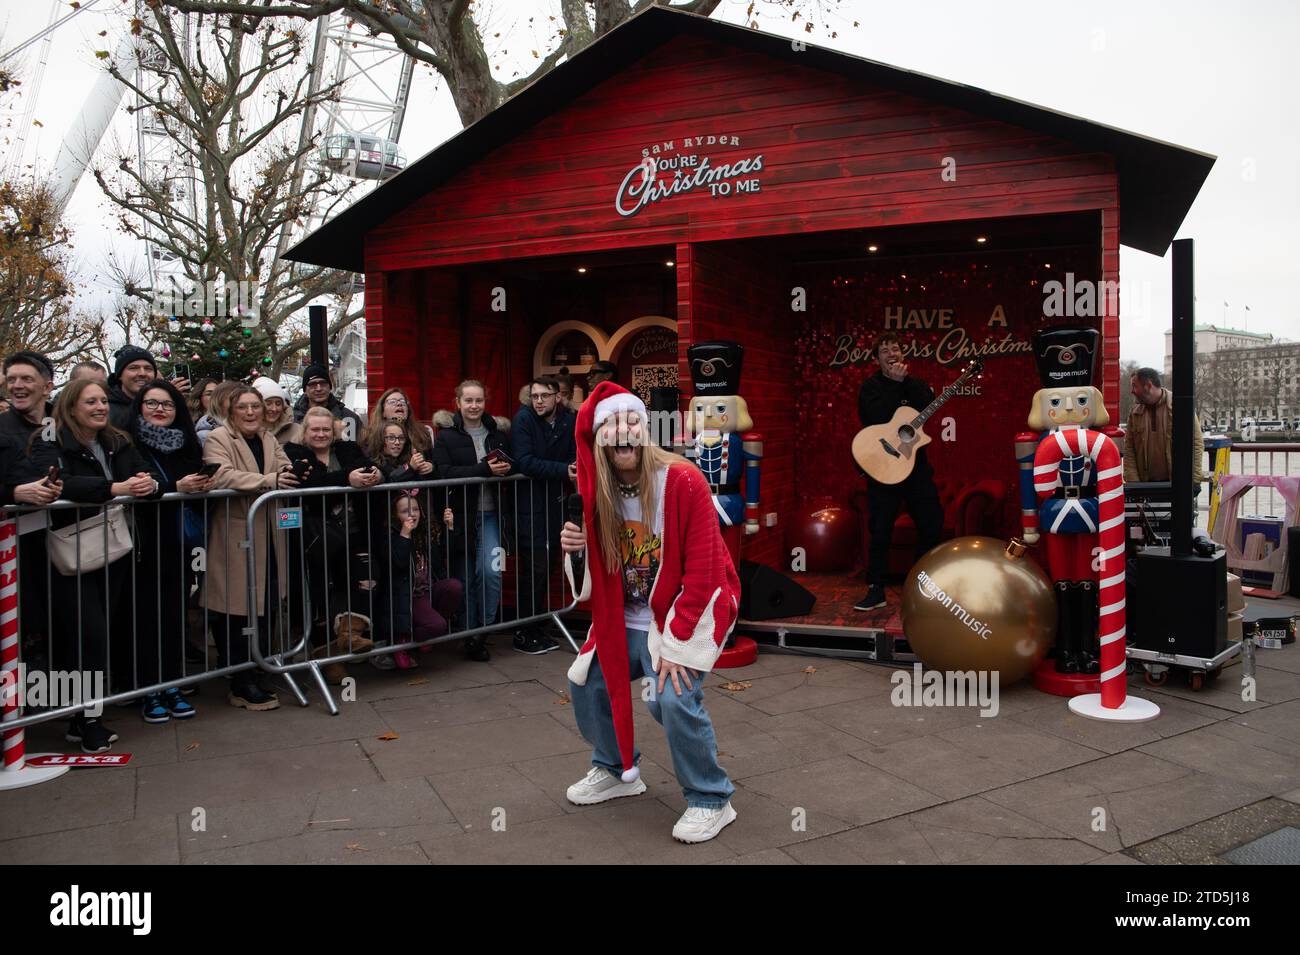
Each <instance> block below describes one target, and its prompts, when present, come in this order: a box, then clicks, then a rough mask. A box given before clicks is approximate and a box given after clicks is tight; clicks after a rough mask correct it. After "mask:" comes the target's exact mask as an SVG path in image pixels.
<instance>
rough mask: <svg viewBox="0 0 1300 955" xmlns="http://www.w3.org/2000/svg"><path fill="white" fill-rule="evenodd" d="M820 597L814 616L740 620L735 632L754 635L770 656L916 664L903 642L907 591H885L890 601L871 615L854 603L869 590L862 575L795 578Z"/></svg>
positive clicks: (825, 575) (857, 572) (898, 589)
mask: <svg viewBox="0 0 1300 955" xmlns="http://www.w3.org/2000/svg"><path fill="white" fill-rule="evenodd" d="M794 579H795V580H796V582H797V583H799V584H800V585H801V586H803V587H806V588H807V589H808V590H810V591H812V593H813V595H814V596H815V597H816V598H817V603H816V604H815V605H814V607H813V612H812V613H810V614H804V615H802V616H798V617H782V618H780V619H777V620H747V619H745V618H744V617H742V618H741V619H740V620H739V621H737V622H736V632H737V633H740V634H744V635H746V636H749V637H753V638H754V639H755V640H756V641H758V644H759V646H760V647H761V648H762V650H764V651H766V652H777V653H781V652H787V653H803V654H812V655H818V656H832V657H843V658H845V659H855V660H873V661H875V662H877V663H909V664H910V663H912V662H913V661H915V660H916V657H915V655H913V654H912V652H911V649H910V648H909V647H908V646H907V641H906V640H904V639H903V624H902V618H901V616H900V613H899V603H900V601H901V599H902V588H901V587H895V586H890V587H886V588H885V593H886V597H887V599H888V603H887V604H886V605H885V606H883V607H881V608H879V609H878V610H872V611H869V612H867V613H860V612H858V611H856V610H854V609H853V604H854V603H855V602H857V600H858V599H859V598H860V597H861V596H862V595H863V594H864V593H866V591H867V585H866V584H865V583H864V582H863V579H862V572H861V571H856V572H854V573H837V574H798V575H796V576H795V578H794Z"/></svg>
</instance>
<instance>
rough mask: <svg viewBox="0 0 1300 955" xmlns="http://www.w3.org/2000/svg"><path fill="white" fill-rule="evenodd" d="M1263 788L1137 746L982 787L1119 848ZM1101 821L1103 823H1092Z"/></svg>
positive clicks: (1252, 797)
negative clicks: (991, 787) (997, 786)
mask: <svg viewBox="0 0 1300 955" xmlns="http://www.w3.org/2000/svg"><path fill="white" fill-rule="evenodd" d="M1264 795H1265V794H1264V793H1263V792H1262V791H1261V790H1259V789H1257V788H1254V787H1252V786H1248V785H1245V784H1244V783H1242V782H1239V781H1237V780H1234V779H1230V778H1227V777H1225V776H1219V775H1212V774H1209V773H1201V772H1195V771H1193V770H1191V769H1189V768H1187V767H1186V766H1182V765H1179V764H1178V763H1174V762H1170V761H1168V760H1165V759H1158V758H1156V757H1154V756H1152V755H1149V754H1147V753H1145V752H1139V751H1136V750H1135V751H1130V752H1125V753H1119V754H1117V755H1115V756H1107V757H1105V758H1104V759H1099V760H1095V761H1093V762H1090V763H1085V764H1083V765H1080V766H1074V767H1071V768H1069V769H1063V770H1060V771H1059V772H1055V773H1052V774H1050V775H1047V776H1040V777H1038V778H1037V779H1031V780H1027V781H1025V782H1020V783H1015V784H1013V785H1010V786H1006V787H1003V788H1001V789H997V790H994V791H992V792H987V793H984V798H985V799H987V800H988V801H990V802H993V803H996V804H998V805H1000V806H1005V807H1007V808H1008V809H1011V810H1014V811H1015V812H1017V813H1019V814H1021V815H1022V816H1026V817H1028V818H1032V819H1035V820H1037V821H1039V822H1040V823H1042V824H1044V825H1048V826H1051V827H1052V828H1053V829H1056V830H1057V831H1058V832H1061V833H1063V834H1065V835H1068V836H1070V837H1072V838H1075V839H1078V840H1080V841H1082V842H1086V843H1088V844H1089V845H1092V846H1095V847H1097V848H1099V849H1103V850H1105V851H1106V852H1117V851H1119V850H1121V849H1125V848H1128V847H1130V846H1134V845H1137V844H1139V843H1142V842H1146V841H1147V840H1150V839H1152V838H1154V837H1156V836H1159V835H1163V834H1165V833H1168V832H1172V831H1174V830H1177V829H1181V828H1183V827H1185V826H1188V825H1192V824H1194V823H1197V822H1200V821H1202V820H1204V819H1206V818H1209V817H1211V816H1216V815H1219V814H1220V813H1223V812H1227V811H1229V810H1231V809H1236V808H1238V807H1239V806H1244V805H1247V804H1249V803H1253V802H1256V801H1258V800H1260V799H1261V798H1263V797H1264ZM1098 809H1100V810H1102V811H1103V812H1104V816H1103V815H1102V814H1100V813H1098V812H1097V810H1098ZM1101 824H1104V825H1105V828H1104V829H1102V830H1100V831H1099V830H1097V829H1095V828H1094V827H1095V826H1098V825H1101Z"/></svg>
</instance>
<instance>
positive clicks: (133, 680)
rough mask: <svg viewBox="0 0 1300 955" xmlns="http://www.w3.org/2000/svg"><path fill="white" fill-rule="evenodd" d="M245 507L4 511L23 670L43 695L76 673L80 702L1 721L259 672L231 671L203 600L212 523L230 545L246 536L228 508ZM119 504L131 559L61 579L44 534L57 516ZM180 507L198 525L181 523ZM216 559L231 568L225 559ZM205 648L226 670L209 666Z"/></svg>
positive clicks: (217, 494) (166, 504) (167, 502)
mask: <svg viewBox="0 0 1300 955" xmlns="http://www.w3.org/2000/svg"><path fill="white" fill-rule="evenodd" d="M244 497H246V495H244V494H241V493H240V492H238V491H224V490H223V491H211V492H209V493H207V494H197V495H196V494H177V493H173V494H165V495H163V496H162V497H161V498H157V499H151V500H141V499H139V498H130V497H126V498H114V499H112V500H110V501H108V502H106V503H105V504H102V505H88V504H79V503H76V502H72V501H56V502H54V503H53V504H50V505H48V506H46V507H33V506H11V507H5V508H3V509H0V516H3V517H4V518H8V519H11V520H13V521H15V522H16V524H17V536H16V554H15V555H14V557H15V558H16V565H17V568H18V575H17V576H18V581H17V591H18V602H17V624H18V631H19V632H18V640H19V643H20V644H25V645H26V648H27V652H26V653H25V654H24V659H23V667H24V671H25V673H31V672H33V671H36V672H40V673H42V674H44V677H45V679H44V681H43V682H44V685H45V688H46V689H47V690H54V689H56V688H61V689H62V690H63V693H60V694H59V695H60V696H63V695H66V694H67V691H68V690H69V689H70V688H71V682H70V678H69V674H71V673H76V674H79V675H81V676H80V677H79V679H80V681H81V682H80V683H79V684H78V685H77V687H76V689H77V691H78V693H79V694H80V695H79V698H78V700H77V701H76V702H73V703H68V702H64V703H60V704H56V705H53V706H42V707H40V708H39V709H37V710H36V711H35V712H31V711H30V710H31V707H30V706H29V707H27V709H28V710H29V712H28V713H27V714H26V715H23V716H19V717H17V718H12V719H6V720H5V723H4V726H5V729H6V730H12V729H19V728H22V727H24V726H29V725H32V724H34V723H42V722H46V721H50V720H57V719H64V718H69V717H72V716H75V715H77V713H79V712H81V711H83V710H85V709H87V708H92V709H95V708H99V707H104V706H113V705H115V704H118V703H127V702H130V701H132V700H136V699H139V698H141V697H145V696H148V695H150V694H152V693H160V692H162V691H164V690H168V689H171V688H173V687H177V688H183V687H189V686H194V685H196V684H198V683H201V682H203V681H205V680H210V679H213V678H216V677H223V676H230V675H232V674H234V673H238V672H240V671H243V670H251V669H254V668H255V667H256V666H257V663H256V661H254V660H252V659H251V658H249V659H245V660H238V661H234V662H232V661H231V648H232V644H231V635H230V634H229V633H228V632H224V628H222V627H221V623H222V622H224V621H223V620H221V619H220V618H219V615H218V614H216V613H214V612H212V611H210V610H209V609H208V608H207V601H206V596H207V594H206V587H207V583H208V577H209V569H210V568H211V567H212V566H214V564H213V560H214V555H213V554H212V553H211V551H210V549H209V546H208V545H209V540H208V537H209V533H210V532H211V530H212V529H213V528H214V527H216V526H217V525H218V524H220V525H223V527H224V529H225V539H226V540H230V539H231V538H232V533H231V532H232V531H233V532H234V534H235V535H238V534H241V533H242V532H243V527H242V525H241V523H240V521H239V520H238V519H237V518H232V516H231V513H230V511H231V502H232V500H234V499H236V498H244ZM118 505H120V506H122V507H123V508H124V513H125V514H126V515H127V517H128V522H129V525H130V528H131V535H132V544H133V548H132V552H131V553H130V554H127V555H125V556H123V557H121V558H119V559H118V560H116V561H114V562H112V563H111V564H108V565H106V566H104V567H103V568H101V569H98V570H93V571H83V570H82V569H81V567H80V566H79V565H78V566H77V567H76V569H75V573H73V574H71V575H64V574H61V573H60V572H59V571H58V570H56V569H55V567H54V565H53V563H52V562H51V560H50V559H49V555H48V549H47V540H46V535H47V533H48V532H49V531H50V530H52V529H57V525H58V524H60V523H62V522H61V521H60V519H59V517H58V515H60V514H69V519H70V520H71V521H72V522H77V523H79V522H81V521H84V520H87V519H89V518H92V517H94V516H96V515H98V514H100V513H102V512H104V510H105V509H106V508H109V507H114V506H118ZM187 509H188V510H189V511H190V512H191V514H192V515H193V516H192V517H191V518H190V519H188V521H187V518H186V517H185V515H184V511H185V510H187ZM187 523H188V533H187ZM101 527H102V533H103V535H104V539H103V544H104V547H105V548H106V547H107V542H108V536H109V526H108V524H107V523H106V522H105V523H104V524H102V525H101ZM76 537H77V538H79V537H80V535H79V534H78V535H76ZM216 559H217V560H224V561H226V562H227V563H228V562H229V554H222V555H216ZM151 578H152V579H151ZM227 579H228V576H227ZM239 584H240V586H241V587H242V586H243V582H242V581H240V582H239ZM87 630H90V631H91V633H89V634H88V633H87ZM209 639H211V641H212V645H213V646H214V647H215V648H216V653H217V656H218V658H219V659H224V660H225V661H226V662H225V663H224V664H222V663H219V662H218V663H216V664H215V665H214V663H213V660H212V654H211V653H210V652H209V649H208V648H209ZM98 644H102V646H100V645H98ZM87 663H92V664H94V663H97V664H100V666H91V667H87V666H86V664H87ZM10 679H11V680H12V679H20V680H21V679H22V677H21V676H19V677H17V678H15V677H11V678H10ZM24 688H25V687H24ZM14 689H15V688H14V687H12V686H10V687H9V688H8V691H9V692H13V691H14ZM87 691H90V692H87Z"/></svg>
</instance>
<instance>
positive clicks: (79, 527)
mask: <svg viewBox="0 0 1300 955" xmlns="http://www.w3.org/2000/svg"><path fill="white" fill-rule="evenodd" d="M105 524H107V525H108V526H107V530H106V529H105V526H104V525H105ZM46 541H47V544H48V548H49V554H50V563H52V564H53V565H54V569H55V570H57V571H58V572H59V573H61V574H63V575H64V576H65V577H71V576H73V575H74V574H76V573H78V572H81V573H85V572H86V571H95V570H99V569H100V568H102V567H105V566H107V565H108V564H111V563H113V562H114V561H115V560H120V559H121V558H123V557H125V556H126V555H127V554H129V553H131V549H132V547H133V546H134V545H133V544H132V541H131V528H130V527H129V526H128V525H127V519H126V508H125V507H123V506H122V505H121V504H114V505H113V506H112V507H106V508H104V509H103V510H101V511H100V512H99V513H98V514H96V515H95V516H94V517H88V518H86V519H85V520H84V521H78V522H77V523H75V524H70V525H68V526H67V527H61V528H59V529H58V530H51V531H49V532H48V534H47V535H46Z"/></svg>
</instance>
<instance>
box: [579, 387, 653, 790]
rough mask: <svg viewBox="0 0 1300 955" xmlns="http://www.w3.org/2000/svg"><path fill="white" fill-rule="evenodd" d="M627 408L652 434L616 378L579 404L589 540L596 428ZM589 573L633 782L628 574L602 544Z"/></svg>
mask: <svg viewBox="0 0 1300 955" xmlns="http://www.w3.org/2000/svg"><path fill="white" fill-rule="evenodd" d="M627 412H636V413H637V414H639V415H640V416H641V426H642V431H643V434H647V435H648V434H649V422H648V421H647V420H646V410H645V402H643V401H642V400H641V399H640V398H638V397H637V396H636V395H634V394H632V392H630V391H628V390H627V389H626V388H624V387H623V386H622V385H618V384H615V383H614V382H612V381H602V382H601V383H600V384H598V385H597V386H596V387H595V388H594V389H593V390H592V392H591V394H590V395H589V396H588V397H587V400H586V401H584V402H583V403H582V407H581V408H579V409H578V421H577V425H576V427H575V433H574V436H575V437H576V439H577V441H576V443H577V446H578V493H579V494H581V495H582V526H583V527H586V528H589V530H588V533H587V540H588V541H597V540H599V539H600V537H599V533H598V531H599V528H597V526H596V522H597V517H596V463H595V461H596V459H595V454H596V446H595V445H596V431H597V429H598V428H599V427H600V426H601V425H602V424H604V423H605V422H606V421H608V420H609V419H610V417H612V416H613V415H616V414H625V413H627ZM587 573H588V574H590V575H591V598H590V600H591V604H590V606H591V631H590V633H589V636H590V637H591V639H592V640H593V641H595V644H596V655H597V657H598V660H599V663H600V672H601V675H602V676H604V678H605V691H606V692H607V693H608V694H609V711H610V714H611V715H612V717H613V719H614V735H615V736H616V737H617V739H618V753H619V758H620V759H621V760H622V763H623V782H625V783H630V782H633V781H634V780H636V779H637V777H639V776H640V775H641V773H640V770H638V769H637V768H636V764H635V762H634V758H633V752H634V746H633V733H632V690H631V682H632V677H631V670H630V669H629V667H628V660H627V625H626V624H625V623H624V619H623V579H622V576H621V575H620V574H619V573H617V572H611V571H610V570H609V568H607V567H606V566H605V561H604V558H603V555H602V554H601V550H600V547H599V545H596V546H589V547H588V548H587ZM579 586H581V584H579Z"/></svg>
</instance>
